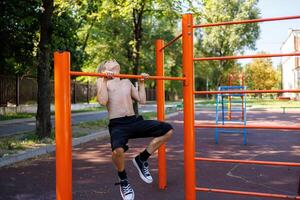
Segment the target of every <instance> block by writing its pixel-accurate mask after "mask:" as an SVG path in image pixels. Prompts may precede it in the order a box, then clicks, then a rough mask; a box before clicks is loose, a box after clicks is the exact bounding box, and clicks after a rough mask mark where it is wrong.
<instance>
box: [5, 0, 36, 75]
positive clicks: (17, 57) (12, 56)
mask: <svg viewBox="0 0 300 200" xmlns="http://www.w3.org/2000/svg"><path fill="white" fill-rule="evenodd" d="M39 6H40V0H30V1H24V0H23V1H19V0H2V1H1V2H0V13H1V17H0V43H1V50H0V70H1V73H2V74H20V75H24V74H30V71H32V68H33V67H32V66H34V65H35V64H36V62H35V55H36V44H37V41H38V35H37V34H36V33H37V31H38V29H39V20H38V17H39V15H40V12H41V10H40V7H39ZM25 8H26V9H25Z"/></svg>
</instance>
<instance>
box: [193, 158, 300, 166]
mask: <svg viewBox="0 0 300 200" xmlns="http://www.w3.org/2000/svg"><path fill="white" fill-rule="evenodd" d="M195 160H197V161H208V162H220V163H240V164H255V165H272V166H287V167H300V163H295V162H272V161H258V160H233V159H219V158H200V157H197V158H195Z"/></svg>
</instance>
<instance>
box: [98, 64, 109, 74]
mask: <svg viewBox="0 0 300 200" xmlns="http://www.w3.org/2000/svg"><path fill="white" fill-rule="evenodd" d="M106 62H107V61H102V62H101V63H100V64H99V65H98V67H97V70H96V72H97V73H102V72H103V71H104V70H105V67H104V64H105V63H106Z"/></svg>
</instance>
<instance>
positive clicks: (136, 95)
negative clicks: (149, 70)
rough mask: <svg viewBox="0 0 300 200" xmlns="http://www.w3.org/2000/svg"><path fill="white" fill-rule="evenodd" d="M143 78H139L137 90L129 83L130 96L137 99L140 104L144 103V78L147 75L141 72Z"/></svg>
mask: <svg viewBox="0 0 300 200" xmlns="http://www.w3.org/2000/svg"><path fill="white" fill-rule="evenodd" d="M142 76H144V79H140V80H139V86H138V87H139V90H138V91H137V89H136V88H135V87H134V86H133V85H132V84H131V94H132V98H133V99H135V100H136V101H138V102H139V103H140V104H145V103H146V90H145V79H147V77H148V76H149V75H148V74H145V73H143V74H142Z"/></svg>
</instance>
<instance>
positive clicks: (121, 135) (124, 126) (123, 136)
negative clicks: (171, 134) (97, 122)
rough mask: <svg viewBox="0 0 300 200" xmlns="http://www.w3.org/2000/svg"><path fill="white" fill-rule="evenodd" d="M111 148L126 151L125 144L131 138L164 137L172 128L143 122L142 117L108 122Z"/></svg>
mask: <svg viewBox="0 0 300 200" xmlns="http://www.w3.org/2000/svg"><path fill="white" fill-rule="evenodd" d="M108 129H109V133H110V141H111V148H112V150H115V149H116V148H119V147H122V148H123V149H124V151H127V150H128V146H127V142H128V140H129V139H133V138H147V137H159V136H162V135H165V134H166V133H167V132H168V131H169V130H171V129H173V127H172V126H171V125H170V124H168V123H166V122H161V121H157V120H144V119H143V117H142V116H138V117H136V116H135V115H134V116H126V117H120V118H114V119H111V120H109V125H108Z"/></svg>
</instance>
